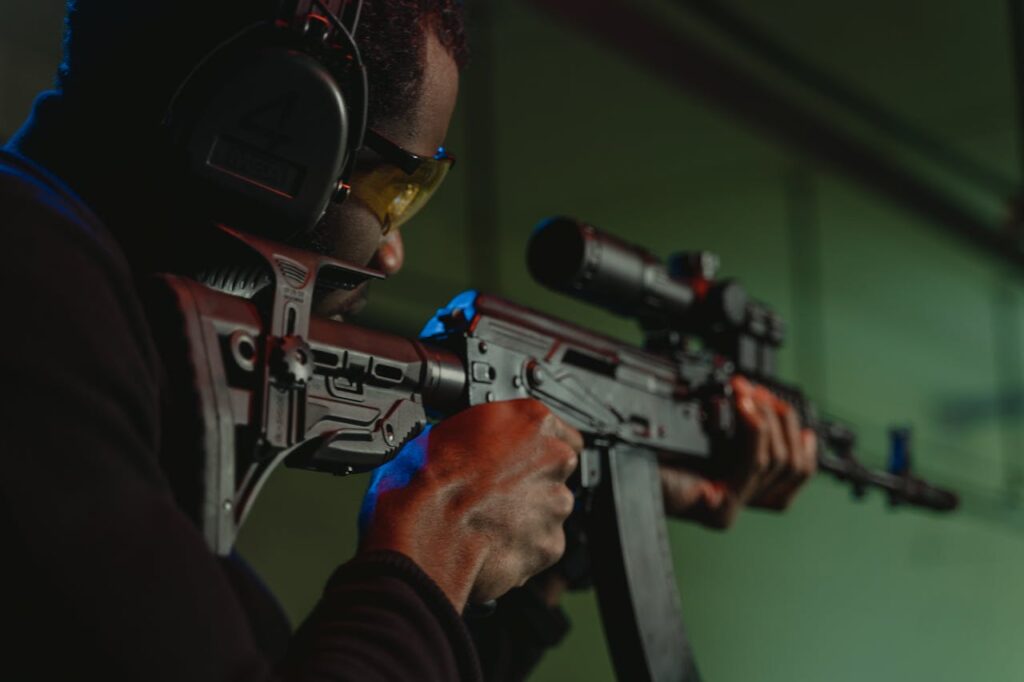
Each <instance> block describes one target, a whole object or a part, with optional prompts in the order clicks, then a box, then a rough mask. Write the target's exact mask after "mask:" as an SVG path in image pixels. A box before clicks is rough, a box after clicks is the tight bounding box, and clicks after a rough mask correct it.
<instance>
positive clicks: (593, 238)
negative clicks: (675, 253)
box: [526, 216, 696, 319]
mask: <svg viewBox="0 0 1024 682" xmlns="http://www.w3.org/2000/svg"><path fill="white" fill-rule="evenodd" d="M526 262H527V266H528V267H529V269H530V274H532V275H533V278H534V279H535V280H537V281H538V282H540V283H541V284H543V285H544V286H546V287H548V288H550V289H554V290H555V291H559V292H562V293H565V294H568V295H570V296H573V297H575V298H579V299H583V300H585V301H587V302H589V303H593V304H595V305H599V306H601V307H602V308H607V309H608V310H611V311H612V312H614V313H618V314H620V315H627V316H629V317H639V318H644V317H654V318H667V319H672V318H682V317H683V316H684V315H685V314H686V313H687V312H688V311H689V310H690V308H691V307H692V306H693V304H694V302H695V299H696V296H695V295H694V292H693V289H691V288H690V287H689V285H687V284H686V283H685V282H680V281H678V280H675V279H672V277H671V276H670V275H669V274H668V271H667V270H666V269H665V266H664V265H663V264H662V263H661V261H659V260H658V259H657V258H656V257H655V256H654V255H652V254H651V253H650V252H648V251H646V250H644V249H643V248H641V247H639V246H634V245H632V244H627V243H626V242H623V241H621V240H619V239H617V238H615V237H613V236H611V235H608V234H605V233H603V232H601V231H600V230H598V229H596V228H595V227H593V226H591V225H587V224H586V223H582V222H579V221H577V220H574V219H572V218H566V217H564V216H559V217H555V218H549V219H547V220H545V221H543V222H542V223H540V224H539V225H538V226H537V227H536V229H534V231H533V235H531V237H530V243H529V245H528V247H527V255H526Z"/></svg>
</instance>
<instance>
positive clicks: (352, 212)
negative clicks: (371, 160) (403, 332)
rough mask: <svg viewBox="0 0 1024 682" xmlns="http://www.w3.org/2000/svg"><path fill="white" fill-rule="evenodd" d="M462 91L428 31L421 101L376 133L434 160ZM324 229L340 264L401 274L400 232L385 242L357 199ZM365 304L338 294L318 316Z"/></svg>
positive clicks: (334, 213)
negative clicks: (370, 265) (372, 267)
mask: <svg viewBox="0 0 1024 682" xmlns="http://www.w3.org/2000/svg"><path fill="white" fill-rule="evenodd" d="M458 91H459V70H458V66H456V64H455V59H454V58H453V57H452V55H451V54H450V53H449V52H448V50H447V48H445V47H444V46H443V45H442V44H441V42H440V41H439V40H438V39H437V36H436V35H435V34H434V32H433V31H432V30H428V31H427V39H426V56H425V59H424V65H423V83H422V87H421V88H420V95H419V98H418V99H417V100H416V102H415V104H414V105H413V107H412V108H411V110H410V111H409V115H408V116H406V117H404V118H402V119H400V120H398V121H394V122H392V123H389V124H387V125H380V126H377V127H376V130H377V132H378V133H380V134H381V135H383V136H384V137H386V138H388V139H389V140H391V141H392V142H394V143H395V144H397V145H398V146H400V147H402V148H403V149H405V150H406V151H409V152H412V153H413V154H417V155H419V156H426V157H430V156H433V155H434V152H436V151H437V148H438V147H440V146H442V145H443V144H444V139H445V136H446V135H447V133H448V124H449V123H450V122H451V118H452V112H453V111H454V110H455V100H456V97H457V95H458ZM321 227H322V228H323V230H324V231H325V233H326V234H325V236H326V238H327V239H328V240H329V241H330V243H331V244H332V245H333V252H332V253H331V255H332V256H334V257H335V258H338V259H340V260H344V261H347V262H349V263H354V264H357V265H367V264H372V265H373V266H374V267H376V268H378V269H380V270H382V271H383V272H384V273H385V274H388V275H393V274H395V273H396V272H398V271H399V270H400V269H401V268H402V263H403V262H404V260H405V253H404V248H403V244H402V236H401V234H400V232H399V231H398V230H391V231H390V232H389V233H388V235H387V236H386V237H382V231H383V226H382V225H381V223H380V220H379V219H378V218H377V216H376V215H374V214H373V213H372V212H371V211H370V209H369V208H368V207H367V206H366V205H365V204H363V203H361V202H360V201H359V199H358V197H356V196H353V197H351V198H349V199H348V200H347V201H345V203H343V204H341V205H340V206H335V205H332V206H331V207H330V208H328V213H327V215H326V216H325V217H324V222H323V225H322V226H321ZM364 298H365V296H364V295H363V294H362V292H361V291H357V292H348V291H337V292H334V293H333V294H329V295H327V296H325V297H324V298H323V299H322V300H321V301H319V302H318V303H317V306H316V313H317V314H319V315H325V316H342V317H343V316H346V315H347V314H351V313H353V312H356V311H357V310H358V308H359V307H361V305H362V301H363V300H364Z"/></svg>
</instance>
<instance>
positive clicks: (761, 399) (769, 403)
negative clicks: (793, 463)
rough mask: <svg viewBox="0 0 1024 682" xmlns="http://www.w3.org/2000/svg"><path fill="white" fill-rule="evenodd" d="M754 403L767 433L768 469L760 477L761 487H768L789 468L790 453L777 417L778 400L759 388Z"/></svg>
mask: <svg viewBox="0 0 1024 682" xmlns="http://www.w3.org/2000/svg"><path fill="white" fill-rule="evenodd" d="M754 402H755V403H756V405H757V408H758V410H759V411H760V412H761V415H762V418H763V420H764V423H765V427H766V428H767V431H768V446H769V447H768V455H769V457H768V467H767V469H766V470H765V472H764V475H763V477H762V485H763V486H770V485H772V484H773V483H774V482H775V481H777V480H778V479H779V478H780V477H782V476H784V475H785V473H786V469H787V467H788V466H789V459H790V453H789V449H788V448H787V445H786V436H785V433H784V430H783V426H782V420H781V419H780V417H779V409H778V400H777V399H776V397H775V396H774V395H772V393H771V392H770V391H769V390H768V389H766V388H764V387H761V386H758V387H757V388H756V389H755V390H754Z"/></svg>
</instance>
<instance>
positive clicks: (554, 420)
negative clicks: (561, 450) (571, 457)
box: [549, 412, 583, 454]
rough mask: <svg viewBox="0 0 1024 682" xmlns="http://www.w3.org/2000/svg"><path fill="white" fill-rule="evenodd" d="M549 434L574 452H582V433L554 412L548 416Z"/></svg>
mask: <svg viewBox="0 0 1024 682" xmlns="http://www.w3.org/2000/svg"><path fill="white" fill-rule="evenodd" d="M549 423H550V425H551V435H553V436H554V437H555V438H558V439H559V440H561V441H563V442H565V444H566V445H568V446H569V447H570V448H572V449H573V450H574V451H575V452H576V454H579V453H581V452H583V434H581V433H580V432H579V431H577V430H576V429H574V428H573V427H571V426H569V425H568V424H567V423H566V422H565V421H564V420H563V419H562V418H561V417H559V416H558V415H556V414H555V413H553V412H552V413H551V416H550V422H549Z"/></svg>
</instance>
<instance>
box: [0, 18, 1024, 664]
mask: <svg viewBox="0 0 1024 682" xmlns="http://www.w3.org/2000/svg"><path fill="white" fill-rule="evenodd" d="M467 6H468V9H469V12H470V15H471V21H470V30H471V42H472V45H473V49H474V61H473V63H472V65H471V66H470V68H469V70H468V71H466V73H465V75H464V80H463V91H462V99H461V104H460V108H459V110H458V112H457V116H456V121H455V123H454V125H453V128H452V130H451V135H450V140H449V147H450V149H451V150H452V151H453V152H454V153H455V154H457V155H458V157H459V163H458V165H457V166H456V169H455V171H454V172H453V175H452V176H451V177H450V179H449V180H448V184H447V186H446V187H445V188H444V189H443V191H442V192H441V193H440V195H439V196H438V197H437V199H436V200H435V201H434V203H433V204H432V205H430V206H429V207H428V208H427V209H425V211H424V212H423V213H422V214H421V217H420V218H418V219H417V220H416V221H414V223H413V224H412V225H410V226H408V227H407V228H406V229H405V230H404V235H405V240H406V245H407V252H408V260H407V267H406V270H405V271H404V272H402V273H401V274H400V275H399V276H397V277H395V278H393V280H391V281H388V282H385V283H383V284H382V285H381V286H378V287H377V288H376V290H375V291H374V292H373V296H372V298H371V306H370V308H369V310H368V312H367V313H366V314H365V315H364V317H363V318H362V321H363V322H365V323H366V324H368V325H374V326H378V327H385V328H387V329H390V330H393V331H397V332H402V333H406V334H414V333H416V332H417V331H418V330H419V328H420V326H421V325H422V323H423V322H424V321H425V320H426V319H427V318H428V317H429V316H430V315H431V314H432V312H433V310H434V309H435V308H437V307H439V306H441V305H443V304H444V303H445V302H447V300H448V299H449V298H451V296H453V295H454V294H455V293H457V292H459V291H460V290H462V289H464V288H467V287H476V288H481V289H485V290H488V291H492V292H497V293H500V294H502V295H504V296H506V297H508V298H511V299H513V300H517V301H520V302H524V303H526V304H528V305H531V306H533V307H536V308H540V309H542V310H544V311H547V312H549V313H554V314H557V315H561V316H564V317H566V318H568V319H571V320H573V321H575V322H579V323H581V324H584V325H587V326H590V327H593V328H597V329H600V330H602V331H604V332H606V333H609V334H612V335H615V336H617V337H620V338H623V339H627V340H630V341H633V342H639V334H638V332H637V331H636V329H634V327H633V325H632V324H631V323H630V322H629V321H628V320H624V319H619V318H615V317H613V316H611V315H609V314H606V313H602V312H599V311H596V310H594V309H591V308H588V307H586V306H584V305H583V304H580V303H576V302H574V301H571V300H568V299H564V298H561V297H559V296H558V295H556V294H552V293H549V292H547V291H544V290H542V289H541V288H540V287H539V286H538V285H536V284H534V283H533V282H532V281H531V280H530V278H529V276H528V274H527V273H526V269H525V265H524V261H523V253H524V245H525V242H526V239H527V237H528V235H529V232H530V230H531V228H532V227H533V225H534V224H535V223H536V222H537V221H538V220H539V219H541V218H543V217H545V216H548V215H552V214H568V215H573V216H577V217H580V218H583V219H585V220H587V221H589V222H592V223H593V224H595V225H597V226H599V227H601V228H602V229H604V230H607V231H609V232H612V233H614V234H617V235H619V236H621V237H624V238H626V239H627V240H630V241H634V242H637V243H641V244H644V245H646V246H647V247H648V248H649V249H651V250H652V251H654V252H655V253H657V254H659V255H662V256H665V255H668V254H669V253H671V252H673V251H676V250H693V249H709V250H713V251H715V252H717V253H719V254H720V255H721V258H722V263H723V268H722V272H723V274H724V275H729V276H736V277H738V278H740V279H741V280H742V281H743V282H744V283H745V284H746V286H747V288H748V289H749V290H750V291H751V292H752V293H754V294H755V295H756V296H757V297H759V298H761V299H763V300H765V301H768V302H770V303H771V304H773V305H774V306H775V307H776V308H777V310H778V311H779V312H780V313H781V314H782V315H783V317H784V318H785V319H786V320H787V321H788V323H789V324H788V330H789V333H788V340H787V345H786V349H785V351H784V354H783V360H782V374H783V375H784V376H785V377H787V378H789V379H792V380H795V381H798V382H800V383H802V384H803V385H804V386H805V387H806V389H807V391H808V393H809V394H810V395H811V396H813V397H815V398H816V399H817V401H818V403H819V405H820V406H821V408H822V410H823V411H824V412H827V413H829V414H831V415H836V416H839V417H842V418H843V419H845V420H847V421H848V422H850V423H851V424H853V425H854V426H855V427H856V428H857V429H858V430H859V432H860V434H861V443H862V456H863V458H864V459H865V460H866V461H868V462H869V463H871V464H874V465H877V466H884V464H885V459H886V455H887V448H888V435H887V434H888V430H889V429H890V428H892V427H894V426H908V427H910V428H912V430H913V448H914V455H915V457H916V464H917V466H918V468H919V472H920V473H921V474H922V475H925V476H927V477H931V478H933V479H935V480H936V481H937V482H939V483H941V484H944V485H948V486H951V487H954V488H956V489H957V490H959V491H960V492H961V493H962V499H963V504H962V509H961V510H960V511H958V512H957V513H955V514H954V515H949V516H939V515H933V514H930V513H927V512H920V511H914V510H906V509H890V508H889V507H888V506H887V504H886V502H885V500H884V499H883V498H882V497H880V496H878V495H873V496H868V497H867V498H866V499H864V500H862V501H856V500H853V499H851V497H850V494H849V492H848V491H847V489H845V488H843V487H840V486H839V485H838V484H836V483H834V482H833V481H831V480H829V479H826V478H824V477H820V478H819V479H817V480H815V481H813V482H812V483H811V484H810V485H809V486H808V490H807V491H806V493H805V494H804V495H803V496H802V497H801V498H800V499H798V501H797V502H796V504H795V506H794V507H793V508H792V509H791V511H789V512H787V513H785V514H783V515H778V514H772V513H764V512H757V511H751V512H748V513H746V514H745V515H743V516H742V518H741V519H740V520H739V522H738V523H737V525H736V527H735V528H734V529H733V530H732V531H730V532H728V533H716V532H710V531H705V530H702V529H700V528H696V527H694V526H692V525H686V524H681V523H674V524H672V525H671V527H670V533H671V536H672V543H673V549H674V553H675V558H676V565H677V575H678V578H679V583H680V588H681V591H682V596H683V606H684V610H685V613H686V616H687V621H688V626H689V630H690V634H691V636H692V639H693V643H694V646H695V649H696V652H697V655H698V662H699V664H700V667H701V669H702V671H703V673H704V676H705V678H706V679H707V680H709V681H710V682H730V681H731V682H740V681H751V680H757V681H759V682H783V681H786V682H792V681H794V680H799V681H814V682H818V681H820V680H830V681H831V682H846V681H849V682H854V681H858V682H859V681H860V680H863V679H873V680H908V681H917V680H920V681H925V680H928V681H937V680H963V679H973V680H992V681H1004V680H1020V679H1024V647H1021V646H1020V638H1021V635H1022V629H1024V507H1022V504H1024V500H1022V495H1024V382H1022V378H1024V280H1022V274H1024V249H1022V246H1021V231H1022V230H1024V225H1022V223H1021V211H1020V209H1019V205H1020V199H1021V197H1022V192H1021V187H1022V177H1021V168H1022V165H1024V141H1022V136H1021V135H1022V131H1024V125H1022V123H1024V110H1022V106H1021V105H1022V103H1024V102H1022V101H1021V100H1020V99H1018V97H1021V94H1020V93H1021V80H1022V68H1024V66H1022V65H1021V62H1022V61H1024V60H1022V55H1021V53H1020V52H1019V51H1018V52H1016V53H1015V47H1014V45H1015V42H1014V30H1015V29H1016V31H1017V36H1018V37H1017V43H1016V45H1017V46H1018V47H1017V48H1016V49H1017V50H1020V47H1019V45H1020V37H1019V32H1020V30H1021V22H1022V17H1021V12H1022V10H1021V8H1022V6H1024V3H1021V2H1020V0H1012V1H1011V2H983V3H979V2H967V1H966V0H959V1H958V2H944V3H935V2H925V1H924V0H903V1H901V2H891V1H886V2H883V1H881V0H865V1H863V2H858V3H821V2H811V1H810V0H776V1H775V2H772V3H763V2H754V1H753V0H590V1H589V2H584V1H583V0H487V1H486V2H485V1H484V0H476V1H470V2H467ZM62 12H63V6H62V2H61V0H0V139H2V138H4V137H6V136H8V135H10V134H11V133H12V132H13V131H14V130H15V129H16V128H17V126H18V125H19V124H20V121H21V120H22V119H23V117H24V116H25V115H26V113H27V111H28V109H29V107H30V105H31V101H32V98H33V97H34V95H35V93H36V92H37V91H39V90H40V89H43V88H46V87H48V85H49V84H50V82H51V80H52V74H53V71H54V68H55V66H56V64H57V60H58V57H59V48H60V31H61V17H62ZM1015 13H1016V14H1015ZM112 104H113V103H112ZM1014 197H1016V201H1017V204H1018V209H1017V211H1016V213H1015V212H1014V210H1013V208H1012V207H1013V205H1014ZM364 486H365V479H361V478H353V479H338V478H332V477H327V476H318V475H315V474H311V473H306V472H292V471H281V472H279V473H278V474H276V475H275V477H274V478H273V480H272V481H271V484H270V485H269V487H268V489H267V490H266V492H264V494H263V495H264V496H263V498H262V500H261V502H260V503H259V504H258V505H257V508H256V510H255V512H254V514H253V517H252V519H251V521H250V522H249V524H248V526H247V527H246V528H245V529H244V532H243V537H242V539H241V548H242V551H243V553H244V554H245V555H246V556H247V557H248V558H249V559H250V560H251V561H252V562H253V563H254V564H255V566H256V568H257V569H258V570H259V571H260V573H262V574H263V576H264V577H265V578H266V580H267V582H268V583H269V584H270V585H271V587H272V588H273V589H274V591H275V592H276V593H277V594H278V595H279V597H280V598H281V600H282V602H283V603H284V605H285V607H286V609H287V610H288V612H289V614H290V615H291V617H292V618H293V620H294V621H299V620H301V619H302V618H303V617H304V615H305V614H306V613H307V612H308V610H309V609H310V608H311V607H312V605H313V604H314V602H315V601H316V599H317V598H318V595H319V592H320V589H321V587H322V585H323V582H324V580H325V579H326V577H327V576H328V575H329V573H330V572H331V570H332V569H333V567H334V566H335V565H336V564H337V563H338V562H340V561H343V560H344V559H345V558H347V557H348V556H350V555H351V553H352V551H353V548H354V545H355V529H354V526H355V513H356V510H357V508H358V504H359V499H360V497H361V494H362V489H363V487H364ZM565 603H566V605H567V608H568V611H569V614H570V617H571V619H572V621H573V623H574V627H573V630H572V632H571V634H570V635H569V637H568V638H567V640H566V641H565V643H564V644H563V645H562V646H561V647H560V648H559V649H558V650H557V651H555V652H554V653H552V654H551V655H550V656H549V657H548V658H547V659H546V660H545V661H544V662H543V664H542V665H541V667H540V669H539V670H538V671H537V673H536V675H535V679H537V680H564V679H588V680H592V681H595V682H596V681H600V680H612V679H613V678H614V675H613V672H612V670H611V666H610V661H609V659H608V655H607V653H606V649H605V646H604V641H603V639H602V632H601V625H600V620H599V618H598V615H597V609H596V604H595V602H594V598H593V595H592V594H590V593H587V592H582V593H574V594H571V595H569V596H568V597H567V598H566V600H565Z"/></svg>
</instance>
